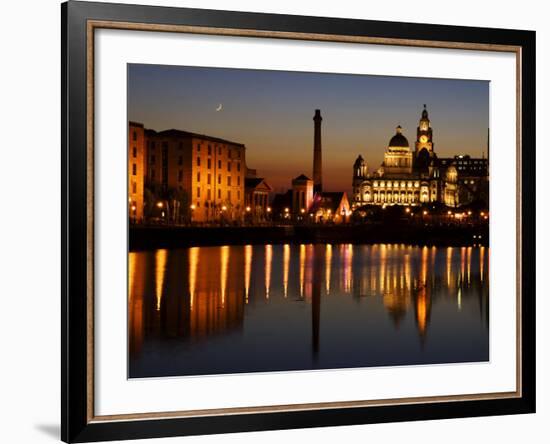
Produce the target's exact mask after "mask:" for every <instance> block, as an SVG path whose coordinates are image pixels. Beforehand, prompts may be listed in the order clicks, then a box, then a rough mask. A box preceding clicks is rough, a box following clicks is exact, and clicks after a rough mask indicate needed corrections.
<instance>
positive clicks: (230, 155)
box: [128, 122, 247, 223]
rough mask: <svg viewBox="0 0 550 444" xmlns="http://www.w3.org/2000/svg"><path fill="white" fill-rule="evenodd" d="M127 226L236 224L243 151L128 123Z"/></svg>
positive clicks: (217, 141) (220, 141)
mask: <svg viewBox="0 0 550 444" xmlns="http://www.w3.org/2000/svg"><path fill="white" fill-rule="evenodd" d="M128 144H129V145H128V180H129V202H130V203H129V211H130V220H131V221H135V222H142V221H143V220H144V219H145V218H147V217H149V218H153V217H154V218H157V219H161V220H163V221H166V222H171V223H178V222H183V221H193V222H209V221H220V220H225V221H228V222H230V221H241V220H242V219H243V216H244V212H245V209H244V207H245V205H244V200H245V176H246V171H247V168H246V159H245V152H246V150H245V146H244V145H243V144H241V143H235V142H231V141H228V140H224V139H220V138H216V137H211V136H207V135H203V134H195V133H190V132H187V131H180V130H175V129H170V130H166V131H160V132H157V131H154V130H152V129H145V128H144V126H143V124H141V123H136V122H129V137H128Z"/></svg>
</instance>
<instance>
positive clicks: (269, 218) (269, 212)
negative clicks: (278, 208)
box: [266, 207, 271, 221]
mask: <svg viewBox="0 0 550 444" xmlns="http://www.w3.org/2000/svg"><path fill="white" fill-rule="evenodd" d="M266 211H267V220H268V221H270V220H271V207H267V208H266Z"/></svg>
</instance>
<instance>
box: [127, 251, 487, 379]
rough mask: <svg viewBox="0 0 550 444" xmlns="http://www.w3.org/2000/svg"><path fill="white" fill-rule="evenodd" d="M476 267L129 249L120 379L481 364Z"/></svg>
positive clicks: (328, 254)
mask: <svg viewBox="0 0 550 444" xmlns="http://www.w3.org/2000/svg"><path fill="white" fill-rule="evenodd" d="M486 250H487V251H486ZM488 258H489V254H488V249H487V248H485V247H458V248H456V247H444V248H436V247H415V246H410V245H402V244H400V245H390V244H380V245H360V244H359V245H355V244H354V245H352V244H332V245H331V244H301V245H288V244H287V245H254V246H252V245H246V246H222V247H192V248H187V249H178V250H157V251H153V252H132V253H129V260H128V267H129V274H128V286H129V295H128V309H129V352H130V360H129V374H130V377H144V376H167V375H191V374H217V373H236V372H252V371H275V370H300V369H303V370H307V369H318V368H342V367H366V366H381V365H406V364H427V363H446V362H471V361H486V360H488V358H489V340H488V336H489V335H488V321H489V304H488V294H489V290H488V282H487V276H488V274H487V270H488V266H489V264H488Z"/></svg>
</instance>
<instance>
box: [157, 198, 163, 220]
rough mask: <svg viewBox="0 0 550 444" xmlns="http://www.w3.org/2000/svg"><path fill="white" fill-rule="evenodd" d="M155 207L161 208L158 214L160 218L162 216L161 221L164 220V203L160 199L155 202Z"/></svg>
mask: <svg viewBox="0 0 550 444" xmlns="http://www.w3.org/2000/svg"><path fill="white" fill-rule="evenodd" d="M157 208H159V209H160V210H161V212H160V215H161V218H162V219H161V221H162V222H164V210H163V208H164V204H163V203H162V202H160V201H159V202H157Z"/></svg>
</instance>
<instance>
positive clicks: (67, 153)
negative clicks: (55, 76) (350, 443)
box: [61, 1, 535, 442]
mask: <svg viewBox="0 0 550 444" xmlns="http://www.w3.org/2000/svg"><path fill="white" fill-rule="evenodd" d="M61 11H62V60H63V62H62V63H63V65H62V76H63V78H62V83H63V88H62V106H63V110H62V112H63V119H62V141H63V146H62V153H63V156H62V193H63V217H62V220H63V227H62V230H63V236H62V239H63V244H62V251H63V264H62V270H63V275H62V289H63V291H62V349H63V353H62V360H63V363H62V364H63V365H62V369H63V370H62V404H63V405H62V427H61V430H62V439H63V440H64V441H66V442H86V441H98V440H114V439H132V438H148V437H161V436H176V435H191V434H209V433H227V432H237V431H252V430H268V429H282V428H298V427H318V426H334V425H349V424H367V423H375V422H389V421H411V420H426V419H435V418H453V417H465V416H482V415H501V414H516V413H531V412H534V411H535V293H534V292H535V289H534V284H535V271H534V270H535V269H534V257H535V255H534V253H535V234H534V233H535V230H534V224H535V218H534V215H535V33H534V32H530V31H516V30H503V29H484V28H467V27H458V26H456V27H455V26H440V25H424V24H410V23H394V22H375V21H364V20H354V19H334V18H320V17H301V16H285V15H276V14H256V13H242V12H227V11H209V10H198V9H181V8H165V7H151V6H133V5H118V4H107V3H88V2H73V1H69V2H68V3H64V4H63V5H62V9H61Z"/></svg>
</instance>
